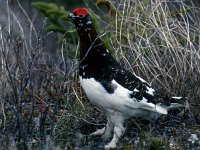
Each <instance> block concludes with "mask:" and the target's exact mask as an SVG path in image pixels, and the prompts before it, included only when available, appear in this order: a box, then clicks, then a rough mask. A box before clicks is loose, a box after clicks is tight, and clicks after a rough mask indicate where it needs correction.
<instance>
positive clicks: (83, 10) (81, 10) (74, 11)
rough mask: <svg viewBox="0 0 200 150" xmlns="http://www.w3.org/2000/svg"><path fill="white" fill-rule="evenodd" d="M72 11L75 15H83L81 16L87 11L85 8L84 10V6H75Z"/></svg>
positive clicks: (86, 13)
mask: <svg viewBox="0 0 200 150" xmlns="http://www.w3.org/2000/svg"><path fill="white" fill-rule="evenodd" d="M73 13H74V14H75V15H83V16H86V15H88V12H87V10H86V9H85V8H75V9H74V10H73Z"/></svg>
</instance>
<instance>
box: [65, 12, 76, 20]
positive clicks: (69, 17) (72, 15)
mask: <svg viewBox="0 0 200 150" xmlns="http://www.w3.org/2000/svg"><path fill="white" fill-rule="evenodd" d="M67 18H68V19H72V20H74V18H75V15H74V14H73V13H70V14H69V16H68V17H67Z"/></svg>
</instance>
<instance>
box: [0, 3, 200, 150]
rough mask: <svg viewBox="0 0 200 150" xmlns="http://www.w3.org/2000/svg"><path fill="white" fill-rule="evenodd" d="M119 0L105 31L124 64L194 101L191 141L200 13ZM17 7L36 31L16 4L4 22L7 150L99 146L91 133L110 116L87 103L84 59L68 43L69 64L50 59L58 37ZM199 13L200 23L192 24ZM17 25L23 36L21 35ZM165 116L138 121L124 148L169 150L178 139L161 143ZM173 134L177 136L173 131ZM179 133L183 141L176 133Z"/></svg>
mask: <svg viewBox="0 0 200 150" xmlns="http://www.w3.org/2000/svg"><path fill="white" fill-rule="evenodd" d="M111 3H112V4H113V5H114V6H117V7H116V8H117V12H118V13H117V14H116V16H114V18H115V19H114V20H113V21H111V22H110V23H109V29H108V30H106V31H105V32H109V33H111V35H112V37H111V39H112V40H111V45H112V47H113V48H114V49H115V51H114V55H115V56H116V58H117V60H118V61H119V62H121V63H122V64H123V65H124V66H125V67H126V68H127V69H128V70H130V71H132V72H135V73H136V74H138V75H140V76H142V77H143V78H144V79H146V80H147V81H149V82H150V83H151V84H152V85H153V86H154V87H156V88H157V89H158V91H160V92H162V93H163V94H167V95H176V96H179V95H183V96H187V97H188V98H189V100H190V103H191V105H192V106H191V108H192V112H191V118H192V119H191V118H190V120H192V121H194V124H193V125H192V126H191V129H188V130H189V131H188V132H187V133H188V134H186V135H185V138H186V139H185V140H186V141H187V138H188V136H189V133H192V132H194V131H196V127H197V126H198V125H199V124H198V123H197V122H195V119H194V116H195V113H196V114H198V112H199V109H198V108H195V106H197V104H198V103H199V99H200V90H199V89H200V88H199V85H200V79H199V78H200V50H199V46H200V40H199V39H200V38H199V35H200V34H199V31H200V29H199V24H197V23H199V16H198V15H196V16H195V15H194V14H197V13H196V12H199V8H197V7H195V6H192V7H194V8H193V9H190V7H189V6H187V5H185V4H184V3H180V6H181V10H182V12H186V13H187V15H186V14H185V13H178V12H177V11H176V10H174V11H172V10H169V8H168V7H167V5H166V3H165V1H163V2H161V1H155V2H154V3H152V4H151V6H149V5H146V4H144V3H142V2H139V3H137V4H134V3H132V2H131V1H129V0H125V1H121V2H120V3H118V5H116V4H115V3H114V2H112V1H111ZM17 4H18V9H20V11H21V12H22V16H23V18H26V19H25V20H27V22H28V29H27V28H26V29H25V26H24V24H23V23H22V22H21V17H19V16H17V15H15V14H14V13H13V11H12V10H11V8H10V6H9V5H7V8H6V10H7V18H5V19H6V20H8V23H7V24H5V26H4V24H0V61H1V62H0V106H1V107H0V118H1V119H0V131H1V135H0V143H1V144H0V145H1V147H0V149H1V148H2V149H3V148H8V149H14V148H15V147H17V148H18V149H49V147H51V148H52V149H61V148H65V149H74V147H81V146H82V145H84V144H86V145H87V144H88V143H87V142H89V143H92V142H93V140H91V141H90V139H89V137H88V136H84V135H88V134H89V133H90V132H91V131H94V130H95V129H96V128H100V127H101V126H102V125H104V123H105V120H104V115H103V114H102V113H101V112H100V111H99V110H98V109H97V108H94V107H93V106H91V105H90V104H89V103H88V102H87V101H86V97H85V95H84V93H83V91H82V89H81V88H80V85H79V83H78V81H77V76H78V75H77V72H76V71H75V70H76V68H77V60H66V59H65V58H64V57H65V56H64V55H63V53H64V51H65V49H64V47H67V46H66V45H67V44H68V43H65V42H63V43H64V44H66V45H63V47H61V48H60V50H59V51H60V53H61V56H60V60H61V62H62V66H61V65H60V64H58V63H56V62H54V61H48V60H47V59H48V56H47V53H46V52H45V47H44V40H45V39H46V38H47V37H48V36H49V35H50V34H52V33H47V34H46V33H45V34H43V33H41V32H40V33H39V32H38V31H37V30H36V28H35V25H34V22H33V20H32V19H31V18H29V16H28V14H27V13H26V11H25V10H24V9H23V7H22V6H21V5H20V3H19V1H17ZM194 12H195V13H194ZM191 14H193V16H192V18H193V19H194V20H196V21H194V22H192V21H191V18H190V15H191ZM198 14H199V13H198ZM13 25H15V28H14V29H15V30H17V34H15V31H14V32H13V28H12V27H13ZM110 25H111V26H110ZM44 26H45V21H44ZM27 31H29V32H27ZM27 33H28V34H27ZM74 48H75V49H78V48H77V47H76V46H75V47H74ZM163 91H165V92H163ZM169 118H170V117H169ZM169 118H168V119H169ZM165 119H166V118H162V119H161V121H160V123H159V124H158V125H157V126H154V127H150V128H149V126H146V125H145V124H143V123H140V124H136V122H135V121H132V120H131V121H130V124H131V125H128V126H127V133H126V134H125V137H124V138H123V139H122V142H121V144H120V147H121V148H123V149H128V148H129V149H130V148H133V147H134V148H138V149H150V148H151V145H158V147H159V146H165V148H166V147H169V145H170V140H172V139H171V138H170V139H167V138H168V137H170V136H171V135H172V134H169V135H166V136H162V137H161V138H159V137H160V136H161V135H162V134H163V133H166V134H167V133H168V131H165V130H167V129H166V128H164V129H162V130H164V131H163V132H162V130H161V129H160V127H162V126H163V125H166V124H167V123H165V122H164V121H166V120H165ZM171 120H172V119H171ZM174 120H177V119H174ZM162 121H163V122H162ZM139 122H140V121H139ZM184 123H185V122H184ZM168 125H169V126H171V124H170V123H169V124H168ZM130 126H131V127H130ZM182 127H183V124H181V123H179V125H177V126H175V128H177V130H178V128H182ZM80 130H81V131H80ZM138 130H140V133H138V132H137V131H138ZM157 130H158V132H162V133H157V132H155V131H157ZM169 130H170V133H171V130H172V129H171V128H170V127H169ZM133 131H136V132H133ZM178 131H179V130H178ZM179 132H180V131H179ZM81 133H83V134H84V135H83V134H81ZM157 136H158V138H159V139H158V138H157ZM173 136H174V137H176V138H178V135H174V133H173ZM181 140H183V139H182V137H181ZM181 140H180V141H181ZM180 141H175V142H176V144H177V143H178V144H179V142H180ZM145 142H146V143H145ZM45 143H46V144H45ZM127 143H129V144H127ZM151 143H153V144H151ZM181 144H182V143H180V145H181ZM57 145H58V146H57ZM180 145H178V146H177V147H179V148H180V147H182V145H181V146H180ZM184 146H185V145H184ZM192 146H194V145H192ZM177 147H176V148H177Z"/></svg>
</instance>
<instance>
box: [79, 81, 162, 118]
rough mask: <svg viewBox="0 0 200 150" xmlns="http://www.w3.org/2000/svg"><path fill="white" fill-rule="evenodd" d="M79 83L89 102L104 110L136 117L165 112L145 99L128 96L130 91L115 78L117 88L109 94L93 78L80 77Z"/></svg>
mask: <svg viewBox="0 0 200 150" xmlns="http://www.w3.org/2000/svg"><path fill="white" fill-rule="evenodd" d="M80 83H81V86H82V87H83V89H84V91H85V93H86V95H87V97H88V98H89V100H90V102H91V103H93V104H94V105H96V106H97V107H99V108H100V109H102V110H104V111H105V112H110V113H111V112H114V111H118V112H121V113H122V114H124V115H125V116H137V117H140V116H141V117H145V116H149V115H152V114H154V113H156V114H157V113H161V114H166V110H164V108H162V107H160V106H157V105H154V104H152V103H148V102H146V100H145V99H144V100H142V101H140V102H138V101H137V100H136V99H134V98H130V97H129V94H130V93H131V91H130V90H128V89H126V88H124V87H122V86H121V85H119V84H118V83H117V82H116V81H115V80H113V81H112V83H113V84H116V87H117V88H116V89H115V91H114V92H113V93H111V94H110V93H108V92H107V91H106V90H105V89H104V87H103V86H102V85H101V84H100V83H99V82H97V81H96V80H95V79H94V78H90V79H82V78H81V77H80Z"/></svg>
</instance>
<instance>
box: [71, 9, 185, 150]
mask: <svg viewBox="0 0 200 150" xmlns="http://www.w3.org/2000/svg"><path fill="white" fill-rule="evenodd" d="M69 18H71V19H72V20H73V23H74V25H75V27H76V29H77V32H78V35H79V38H80V65H79V73H80V83H81V86H82V87H83V89H84V91H85V93H86V95H87V97H88V99H89V100H90V102H91V103H93V104H94V105H95V106H97V107H99V108H100V109H101V110H102V111H103V112H104V113H105V114H106V116H107V120H108V122H107V125H106V127H104V128H102V129H99V130H97V131H96V132H94V133H93V135H102V137H103V138H104V139H105V138H108V137H109V136H110V135H111V133H113V137H112V140H111V142H109V143H108V144H107V145H105V148H106V149H110V148H115V147H116V146H117V142H118V141H119V138H120V137H121V136H122V135H123V133H124V131H125V128H124V126H123V124H124V122H125V120H126V119H127V118H129V117H142V118H145V119H148V120H152V119H157V118H158V117H159V116H160V115H161V114H167V111H168V110H169V109H170V108H174V107H181V106H183V105H181V104H178V103H176V101H179V100H181V99H182V98H181V97H172V98H170V99H169V100H168V102H167V104H166V103H164V101H163V100H162V99H163V98H162V97H161V96H159V94H158V93H157V92H156V91H155V90H154V89H153V88H152V87H151V86H150V85H149V84H148V83H147V82H146V81H145V80H144V79H142V78H140V77H139V76H136V75H135V74H132V73H130V72H129V71H127V70H126V69H124V68H123V67H122V66H120V64H119V63H118V62H117V61H116V60H115V59H114V58H113V57H112V55H111V54H110V53H109V52H108V50H107V49H106V47H105V46H104V44H103V43H102V41H101V39H100V36H99V35H98V34H97V32H96V30H95V27H94V25H93V21H92V18H91V16H90V15H89V14H88V12H87V10H86V9H84V8H76V9H74V10H73V13H70V15H69Z"/></svg>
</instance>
